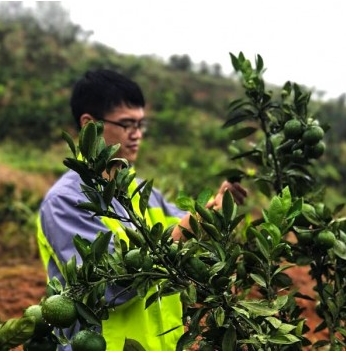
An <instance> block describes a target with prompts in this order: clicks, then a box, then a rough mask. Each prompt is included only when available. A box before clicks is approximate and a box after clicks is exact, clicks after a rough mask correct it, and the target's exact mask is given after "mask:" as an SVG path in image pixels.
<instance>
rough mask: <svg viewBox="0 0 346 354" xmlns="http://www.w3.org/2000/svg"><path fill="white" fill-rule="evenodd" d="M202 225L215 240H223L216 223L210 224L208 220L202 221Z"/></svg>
mask: <svg viewBox="0 0 346 354" xmlns="http://www.w3.org/2000/svg"><path fill="white" fill-rule="evenodd" d="M200 225H201V226H202V228H203V230H204V231H205V232H206V233H207V234H208V235H209V236H210V237H211V238H212V239H214V240H215V241H221V239H222V235H221V234H220V231H219V230H218V229H217V228H216V227H215V225H213V224H208V223H206V222H201V223H200Z"/></svg>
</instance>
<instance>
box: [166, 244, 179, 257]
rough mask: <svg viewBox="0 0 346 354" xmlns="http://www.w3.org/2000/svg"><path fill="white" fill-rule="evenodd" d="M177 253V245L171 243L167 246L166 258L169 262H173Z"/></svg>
mask: <svg viewBox="0 0 346 354" xmlns="http://www.w3.org/2000/svg"><path fill="white" fill-rule="evenodd" d="M177 253H178V244H177V243H172V244H171V245H170V246H169V251H168V254H167V256H168V258H169V259H170V260H171V261H174V260H175V257H176V256H177Z"/></svg>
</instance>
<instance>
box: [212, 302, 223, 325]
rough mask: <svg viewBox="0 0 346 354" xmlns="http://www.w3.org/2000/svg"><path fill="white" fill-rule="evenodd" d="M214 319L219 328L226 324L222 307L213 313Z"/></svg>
mask: <svg viewBox="0 0 346 354" xmlns="http://www.w3.org/2000/svg"><path fill="white" fill-rule="evenodd" d="M213 317H214V320H215V323H216V326H217V327H221V326H222V325H223V324H224V322H225V310H224V309H223V307H222V306H218V307H217V308H216V309H215V310H214V311H213Z"/></svg>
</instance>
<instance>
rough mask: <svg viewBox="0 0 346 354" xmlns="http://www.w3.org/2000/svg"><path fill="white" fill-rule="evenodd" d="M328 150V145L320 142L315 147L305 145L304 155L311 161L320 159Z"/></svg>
mask: <svg viewBox="0 0 346 354" xmlns="http://www.w3.org/2000/svg"><path fill="white" fill-rule="evenodd" d="M325 150H326V144H325V143H324V142H323V141H322V140H320V141H319V142H318V143H317V144H315V145H305V148H304V155H305V156H306V157H308V158H310V159H318V158H319V157H321V156H322V155H323V154H324V152H325Z"/></svg>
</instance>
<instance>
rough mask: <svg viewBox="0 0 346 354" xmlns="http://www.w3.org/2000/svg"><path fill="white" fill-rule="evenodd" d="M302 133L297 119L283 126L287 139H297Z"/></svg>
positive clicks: (300, 124)
mask: <svg viewBox="0 0 346 354" xmlns="http://www.w3.org/2000/svg"><path fill="white" fill-rule="evenodd" d="M302 132H303V126H302V123H301V122H300V121H299V120H298V119H291V120H289V121H287V122H286V123H285V125H284V134H285V137H286V138H287V139H298V138H300V137H301V135H302Z"/></svg>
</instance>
